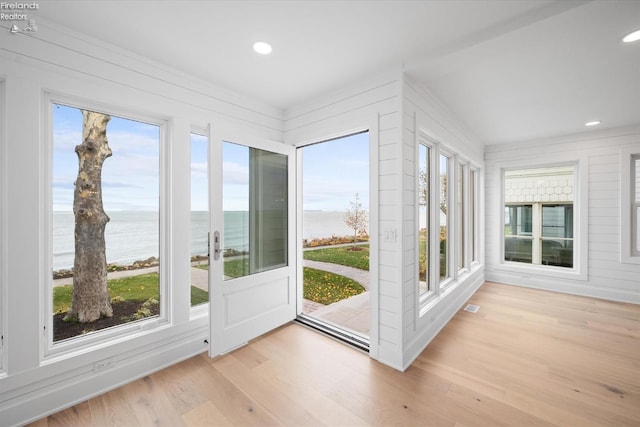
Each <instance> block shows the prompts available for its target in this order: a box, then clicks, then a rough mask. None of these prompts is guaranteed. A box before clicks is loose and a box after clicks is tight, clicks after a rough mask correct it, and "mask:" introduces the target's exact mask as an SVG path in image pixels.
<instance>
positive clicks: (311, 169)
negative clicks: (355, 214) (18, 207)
mask: <svg viewBox="0 0 640 427" xmlns="http://www.w3.org/2000/svg"><path fill="white" fill-rule="evenodd" d="M53 127H54V129H53V170H52V173H53V193H52V196H53V210H54V211H66V212H71V211H72V206H73V189H74V186H73V183H74V181H75V180H76V177H77V174H78V158H77V155H76V153H75V151H74V149H75V146H76V145H78V144H80V143H81V142H82V114H81V112H80V110H79V109H76V108H73V107H67V106H63V105H54V106H53ZM107 139H108V141H109V147H110V148H111V150H112V152H113V154H112V156H111V157H109V158H107V159H106V160H105V161H104V164H103V168H102V189H103V204H104V209H105V211H106V212H107V213H108V212H109V211H122V210H139V211H145V210H146V211H155V210H158V199H159V179H158V177H159V170H160V169H159V168H160V161H159V147H160V142H159V141H160V127H159V126H157V125H154V124H148V123H141V122H138V121H134V120H129V119H123V118H120V117H117V116H111V120H110V121H109V123H108V124H107ZM207 149H208V147H207V138H206V137H205V136H202V135H197V134H191V209H192V210H194V211H204V210H207V209H208V191H207V189H208V180H207V173H208V167H207V158H208V156H207ZM301 150H302V157H303V180H302V185H303V195H304V196H303V207H304V209H305V210H322V211H345V210H347V209H348V208H349V207H350V202H352V201H354V200H355V195H356V193H358V195H359V198H360V201H361V202H362V207H363V208H364V209H365V210H368V204H369V137H368V133H361V134H356V135H351V136H347V137H344V138H340V139H336V140H332V141H328V142H323V143H318V144H313V145H308V146H305V147H303V148H301ZM248 185H249V149H248V148H247V147H244V146H242V145H238V144H232V143H224V145H223V190H222V191H223V198H224V202H223V206H224V209H225V210H247V209H248Z"/></svg>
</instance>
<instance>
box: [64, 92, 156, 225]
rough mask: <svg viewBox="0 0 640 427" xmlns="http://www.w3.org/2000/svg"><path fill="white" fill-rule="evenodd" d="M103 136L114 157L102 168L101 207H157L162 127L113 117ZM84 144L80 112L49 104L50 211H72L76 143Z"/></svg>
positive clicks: (108, 210) (137, 208) (132, 208)
mask: <svg viewBox="0 0 640 427" xmlns="http://www.w3.org/2000/svg"><path fill="white" fill-rule="evenodd" d="M107 140H108V141H109V148H111V151H112V155H111V157H108V158H107V159H105V161H104V163H103V166H102V193H103V194H102V201H103V205H104V210H105V211H106V212H107V213H108V212H110V211H122V210H139V211H145V210H146V211H157V210H158V198H159V194H160V191H159V180H158V176H159V170H160V164H159V148H160V147H159V140H160V127H159V126H157V125H152V124H147V123H141V122H136V121H133V120H128V119H122V118H119V117H116V116H111V120H110V121H109V122H108V124H107ZM81 143H82V113H81V112H80V110H78V109H77V108H72V107H66V106H62V105H54V106H53V170H52V175H53V176H52V179H53V183H52V184H53V193H52V197H53V210H54V211H65V212H72V208H73V189H74V186H73V183H74V181H75V180H76V177H77V175H78V156H77V155H76V152H75V147H76V145H79V144H81Z"/></svg>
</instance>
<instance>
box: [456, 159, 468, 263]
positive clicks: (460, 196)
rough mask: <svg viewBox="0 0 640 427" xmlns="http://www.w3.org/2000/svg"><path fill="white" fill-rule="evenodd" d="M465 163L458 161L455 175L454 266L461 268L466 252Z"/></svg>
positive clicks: (464, 261)
mask: <svg viewBox="0 0 640 427" xmlns="http://www.w3.org/2000/svg"><path fill="white" fill-rule="evenodd" d="M466 171H467V165H466V164H464V163H458V168H457V173H456V175H457V177H456V209H457V215H456V218H457V221H456V236H457V238H456V252H457V256H456V268H457V269H458V270H462V269H463V268H465V265H466V255H467V254H466V252H467V233H466V231H467V230H466V224H467V218H466V215H467V213H466V208H467V207H466V200H467V194H466V188H465V177H466V176H467V172H466Z"/></svg>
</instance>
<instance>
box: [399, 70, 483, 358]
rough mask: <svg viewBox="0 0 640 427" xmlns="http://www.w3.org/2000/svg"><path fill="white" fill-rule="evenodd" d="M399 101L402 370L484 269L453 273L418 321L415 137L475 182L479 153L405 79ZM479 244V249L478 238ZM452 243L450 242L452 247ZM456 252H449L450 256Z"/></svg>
mask: <svg viewBox="0 0 640 427" xmlns="http://www.w3.org/2000/svg"><path fill="white" fill-rule="evenodd" d="M402 99H403V121H402V131H403V138H402V151H401V152H402V156H403V157H402V186H403V188H402V216H403V221H402V227H403V233H402V237H403V245H402V300H403V309H402V325H403V329H402V341H403V361H402V363H403V367H404V368H405V369H406V368H407V367H408V366H409V365H410V364H411V362H412V361H413V360H414V359H415V358H416V357H417V356H418V355H419V354H420V352H421V351H422V350H423V349H424V348H425V347H426V346H427V344H428V343H429V342H430V341H431V340H432V339H433V338H434V337H435V336H436V334H437V333H438V332H439V331H440V329H442V328H443V327H444V326H445V325H446V323H447V322H448V321H449V319H450V318H451V317H453V315H455V313H456V312H457V310H458V309H459V308H460V306H461V305H462V304H464V302H465V301H466V300H467V299H468V298H469V297H470V296H471V295H472V294H473V293H474V292H475V291H476V290H477V289H478V287H479V286H480V285H481V284H482V282H483V281H484V280H483V279H484V275H483V266H482V265H481V264H477V265H473V266H471V265H469V266H468V272H467V273H465V274H463V275H458V273H457V272H456V273H455V276H454V283H452V284H451V285H450V286H449V287H448V290H447V292H446V293H443V294H442V295H441V296H440V297H439V298H436V300H435V301H434V302H433V303H432V304H431V305H430V308H429V310H428V311H427V312H426V313H424V314H423V315H422V316H419V315H418V304H417V298H418V297H417V278H416V273H417V265H416V264H417V259H418V254H417V251H418V248H417V247H416V238H415V236H416V233H417V232H418V226H417V223H416V221H417V219H416V200H417V197H416V175H415V174H416V163H415V161H416V160H415V153H416V144H417V140H416V132H420V131H421V132H424V133H426V134H428V135H429V136H430V137H431V138H433V139H434V140H436V141H437V142H438V143H439V144H440V145H441V146H442V147H444V148H446V149H447V150H449V151H451V152H454V153H456V154H458V155H459V158H460V159H462V160H464V161H465V162H468V163H469V164H470V165H471V166H473V167H475V168H477V169H478V173H479V177H481V176H482V168H483V162H484V160H483V148H484V147H483V145H482V144H481V143H480V142H479V141H478V140H477V139H475V138H474V137H473V136H472V135H471V134H470V132H468V131H467V130H466V128H465V127H464V125H463V124H461V123H459V122H458V121H457V120H456V119H455V117H453V115H452V114H451V113H450V112H448V110H447V109H446V107H445V106H444V105H442V104H441V103H440V102H439V100H438V98H437V97H436V96H435V95H433V94H432V93H430V92H429V91H428V89H427V88H425V87H423V86H420V85H418V84H416V83H414V82H412V81H411V80H410V79H409V78H405V79H404V81H403V94H402ZM452 190H453V189H452ZM477 197H478V201H481V200H482V194H478V195H477ZM482 218H483V217H482V215H480V216H479V223H478V225H477V227H478V229H482V228H483V224H482ZM453 228H454V229H455V227H453ZM479 238H480V247H482V234H480V235H479ZM456 240H457V239H455V238H453V237H452V238H451V242H455V241H456ZM455 252H456V251H455V248H454V247H453V246H452V248H451V254H452V255H453V254H454V253H455ZM467 258H469V257H467Z"/></svg>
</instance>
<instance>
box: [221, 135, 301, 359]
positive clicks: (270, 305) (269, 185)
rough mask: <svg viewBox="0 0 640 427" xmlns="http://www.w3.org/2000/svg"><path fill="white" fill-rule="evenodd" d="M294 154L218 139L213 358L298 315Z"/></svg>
mask: <svg viewBox="0 0 640 427" xmlns="http://www.w3.org/2000/svg"><path fill="white" fill-rule="evenodd" d="M214 138H215V139H214ZM294 154H295V149H294V148H293V147H291V146H287V145H284V144H279V143H276V142H273V141H267V140H256V139H252V138H249V137H246V138H244V137H240V138H237V137H236V138H231V137H228V136H227V135H222V134H218V135H215V133H214V135H213V138H212V156H211V164H212V165H213V167H212V168H211V169H212V171H215V172H214V173H213V177H212V186H211V188H212V189H214V190H213V191H212V194H211V196H212V197H211V204H212V206H211V212H212V221H211V224H212V231H211V261H210V278H209V280H210V283H209V284H210V289H211V290H212V291H211V292H210V294H209V295H210V304H209V307H210V317H209V318H210V322H211V324H210V331H211V339H210V343H211V344H210V351H209V353H210V356H211V357H213V356H216V355H219V354H223V353H226V352H228V351H230V350H232V349H234V348H236V347H238V346H241V345H243V344H245V343H246V342H247V341H249V340H251V339H253V338H255V337H258V336H260V335H261V334H264V333H265V332H268V331H270V330H272V329H274V328H276V327H278V326H280V325H282V324H284V323H286V322H288V321H291V320H293V319H294V318H295V316H296V298H295V295H296V274H295V273H296V271H295V267H296V251H295V200H294V196H295V163H294V160H295V156H294Z"/></svg>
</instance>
